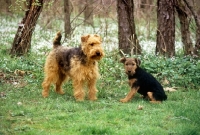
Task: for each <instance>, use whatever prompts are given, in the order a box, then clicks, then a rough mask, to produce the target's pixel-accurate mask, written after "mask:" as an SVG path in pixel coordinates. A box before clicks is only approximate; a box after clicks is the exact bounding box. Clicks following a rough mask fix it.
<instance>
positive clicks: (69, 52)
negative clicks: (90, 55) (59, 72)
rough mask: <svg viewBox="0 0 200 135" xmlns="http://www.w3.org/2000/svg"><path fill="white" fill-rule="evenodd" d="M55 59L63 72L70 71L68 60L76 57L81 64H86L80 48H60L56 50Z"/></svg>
mask: <svg viewBox="0 0 200 135" xmlns="http://www.w3.org/2000/svg"><path fill="white" fill-rule="evenodd" d="M55 51H56V59H57V61H58V64H59V66H60V67H61V68H63V69H64V71H68V70H70V68H71V67H70V60H71V59H72V58H73V57H77V58H78V59H79V60H80V61H81V64H85V63H86V58H87V56H86V55H85V54H84V53H83V51H82V49H81V46H79V47H75V48H67V47H63V46H60V47H58V48H56V50H55Z"/></svg>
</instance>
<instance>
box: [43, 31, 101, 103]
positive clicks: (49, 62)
mask: <svg viewBox="0 0 200 135" xmlns="http://www.w3.org/2000/svg"><path fill="white" fill-rule="evenodd" d="M61 37H62V35H61V33H60V32H58V33H57V34H56V37H55V38H54V41H53V50H52V51H51V52H50V53H49V55H48V56H47V58H46V63H45V66H44V72H45V78H44V81H43V83H42V87H43V91H42V96H43V97H48V95H49V88H50V85H51V84H52V83H53V84H55V91H56V92H57V93H58V94H64V92H63V90H62V84H63V82H64V81H65V80H68V79H72V82H73V88H74V97H75V99H76V101H83V100H84V98H85V91H84V86H85V84H86V85H87V86H88V98H89V100H96V99H97V97H96V93H97V91H98V90H97V88H96V81H97V79H98V77H99V72H98V61H99V60H101V59H102V57H103V56H104V51H103V48H102V46H101V37H100V36H98V35H96V34H95V35H86V36H82V37H81V45H80V46H79V47H76V48H69V47H64V46H62V45H61V43H60V40H61Z"/></svg>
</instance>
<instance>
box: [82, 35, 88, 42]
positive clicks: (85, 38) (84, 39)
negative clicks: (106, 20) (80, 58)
mask: <svg viewBox="0 0 200 135" xmlns="http://www.w3.org/2000/svg"><path fill="white" fill-rule="evenodd" d="M89 37H90V35H86V36H82V37H81V42H86V41H87V40H88V38H89Z"/></svg>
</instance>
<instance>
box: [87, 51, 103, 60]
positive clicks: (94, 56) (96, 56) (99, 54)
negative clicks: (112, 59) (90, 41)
mask: <svg viewBox="0 0 200 135" xmlns="http://www.w3.org/2000/svg"><path fill="white" fill-rule="evenodd" d="M102 57H103V53H102V52H100V51H96V52H93V53H92V55H91V57H90V58H91V59H94V60H100V59H102Z"/></svg>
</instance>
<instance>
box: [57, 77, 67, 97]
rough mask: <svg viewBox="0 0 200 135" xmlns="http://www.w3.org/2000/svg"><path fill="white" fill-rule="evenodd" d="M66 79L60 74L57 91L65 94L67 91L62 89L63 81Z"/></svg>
mask: <svg viewBox="0 0 200 135" xmlns="http://www.w3.org/2000/svg"><path fill="white" fill-rule="evenodd" d="M64 80H65V76H64V75H59V78H58V80H57V82H56V92H57V93H58V94H61V95H63V94H65V92H64V91H63V90H62V83H63V81H64Z"/></svg>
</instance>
